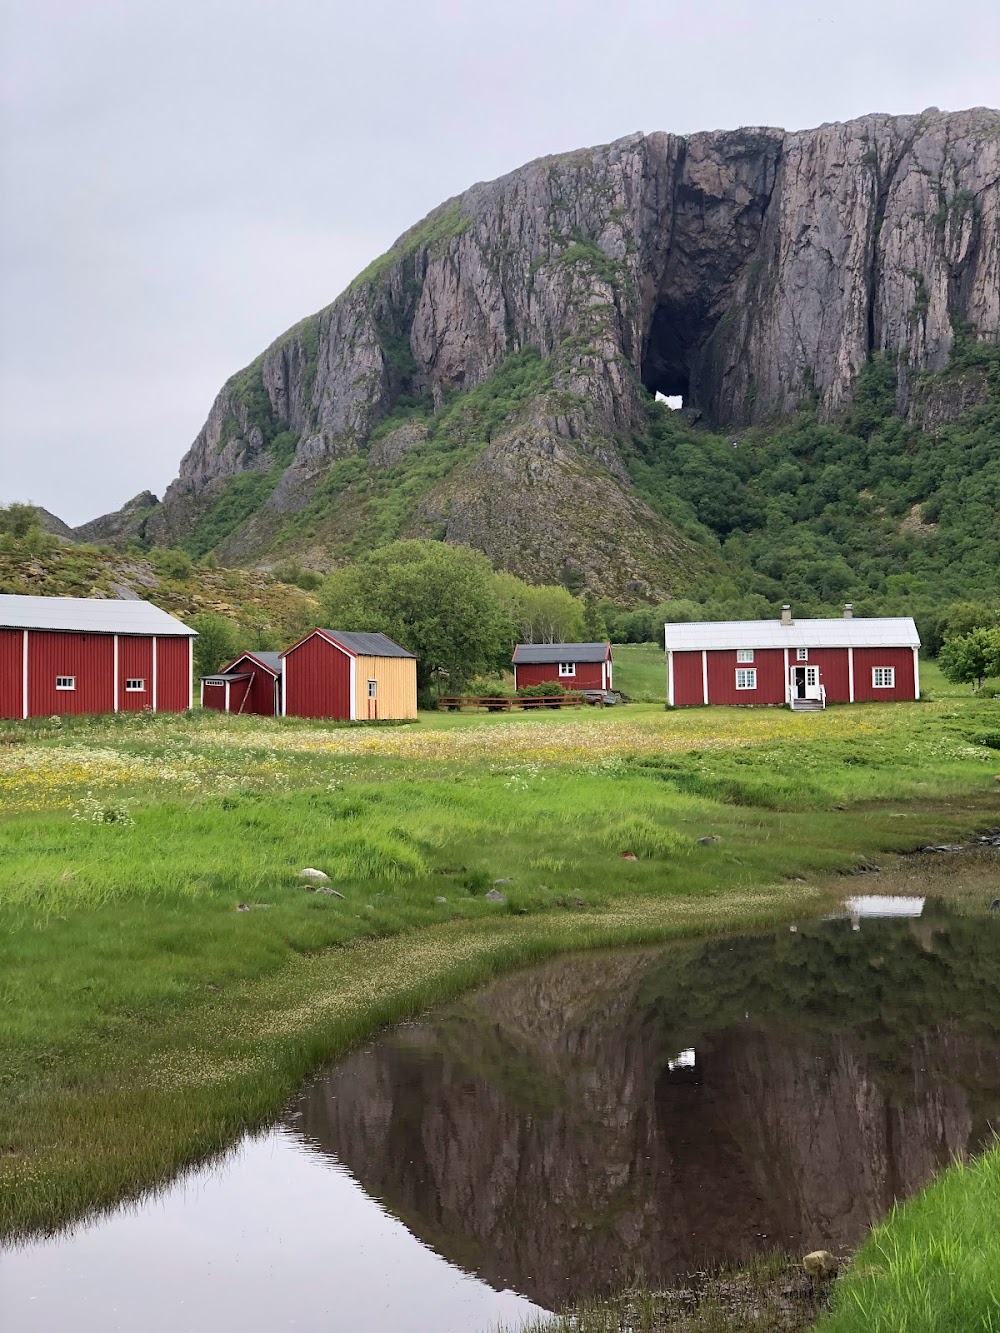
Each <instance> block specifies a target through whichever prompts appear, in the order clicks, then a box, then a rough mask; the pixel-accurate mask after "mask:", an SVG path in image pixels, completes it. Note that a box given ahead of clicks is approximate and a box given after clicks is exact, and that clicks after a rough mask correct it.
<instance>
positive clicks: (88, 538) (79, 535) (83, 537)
mask: <svg viewBox="0 0 1000 1333" xmlns="http://www.w3.org/2000/svg"><path fill="white" fill-rule="evenodd" d="M159 503H160V502H159V500H158V499H157V498H156V496H155V495H154V494H153V492H152V491H140V492H139V494H138V495H136V496H133V498H132V499H131V500H129V501H128V503H127V504H124V505H122V507H121V509H118V510H116V511H115V512H114V513H111V514H102V515H101V517H100V518H92V519H91V520H90V522H89V523H83V524H81V525H80V527H78V528H74V529H73V536H74V537H75V538H76V540H77V541H81V542H95V543H97V544H100V543H102V542H108V543H110V544H112V545H115V544H118V545H122V546H124V545H127V544H128V543H129V542H130V541H141V540H142V538H143V537H144V536H145V529H146V520H147V519H148V518H149V516H150V514H153V513H155V512H156V510H157V508H158V507H159Z"/></svg>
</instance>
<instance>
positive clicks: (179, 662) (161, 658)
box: [156, 635, 191, 713]
mask: <svg viewBox="0 0 1000 1333" xmlns="http://www.w3.org/2000/svg"><path fill="white" fill-rule="evenodd" d="M190 705H191V650H190V647H189V641H188V640H187V639H172V638H171V639H164V638H161V637H160V636H159V635H158V636H157V639H156V707H157V711H158V712H162V713H183V712H184V710H185V709H186V708H189V707H190Z"/></svg>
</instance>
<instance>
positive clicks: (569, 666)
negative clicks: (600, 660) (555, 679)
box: [559, 662, 576, 676]
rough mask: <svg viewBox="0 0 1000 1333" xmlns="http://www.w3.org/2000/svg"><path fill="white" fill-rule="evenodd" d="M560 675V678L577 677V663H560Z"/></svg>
mask: <svg viewBox="0 0 1000 1333" xmlns="http://www.w3.org/2000/svg"><path fill="white" fill-rule="evenodd" d="M559 674H560V676H575V675H576V663H575V662H560V663H559Z"/></svg>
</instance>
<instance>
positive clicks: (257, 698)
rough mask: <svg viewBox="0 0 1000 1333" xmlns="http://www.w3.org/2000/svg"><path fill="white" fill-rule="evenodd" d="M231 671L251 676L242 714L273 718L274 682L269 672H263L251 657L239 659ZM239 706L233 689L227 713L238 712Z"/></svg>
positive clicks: (262, 668)
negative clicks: (246, 672)
mask: <svg viewBox="0 0 1000 1333" xmlns="http://www.w3.org/2000/svg"><path fill="white" fill-rule="evenodd" d="M233 670H236V671H249V672H251V673H252V674H253V680H252V681H250V682H249V683H248V685H247V691H248V693H247V700H246V703H245V704H244V705H243V711H244V713H255V714H257V716H259V717H273V716H274V712H275V707H274V699H275V690H274V684H275V682H274V677H273V676H272V675H271V673H270V671H267V670H265V669H264V667H262V666H261V665H260V663H259V662H255V661H254V660H253V658H252V657H241V658H240V660H239V662H237V663H235V664H234V667H233ZM239 706H240V705H239V703H238V701H237V697H236V693H235V688H234V692H233V694H232V696H231V701H230V704H229V711H230V712H231V713H235V712H237V711H238V710H239Z"/></svg>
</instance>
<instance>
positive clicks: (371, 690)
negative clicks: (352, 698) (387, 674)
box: [368, 680, 378, 699]
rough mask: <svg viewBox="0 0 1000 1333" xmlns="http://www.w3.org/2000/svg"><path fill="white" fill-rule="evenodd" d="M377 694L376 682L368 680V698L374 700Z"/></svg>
mask: <svg viewBox="0 0 1000 1333" xmlns="http://www.w3.org/2000/svg"><path fill="white" fill-rule="evenodd" d="M377 694H378V681H377V680H370V681H369V682H368V698H369V699H374V698H375V696H376V695H377Z"/></svg>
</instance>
